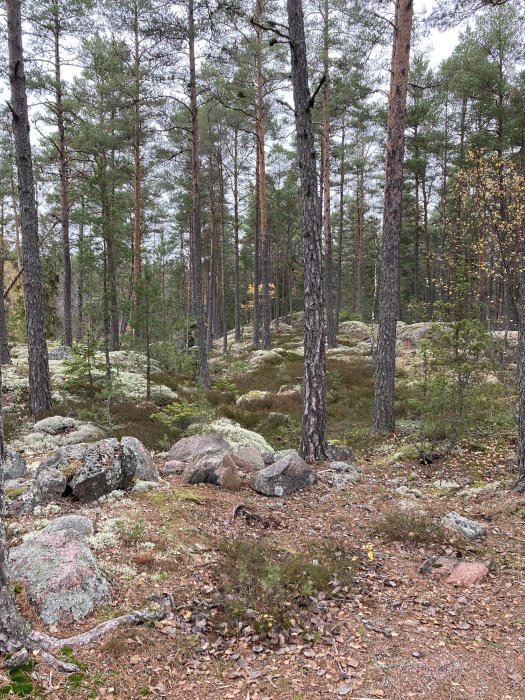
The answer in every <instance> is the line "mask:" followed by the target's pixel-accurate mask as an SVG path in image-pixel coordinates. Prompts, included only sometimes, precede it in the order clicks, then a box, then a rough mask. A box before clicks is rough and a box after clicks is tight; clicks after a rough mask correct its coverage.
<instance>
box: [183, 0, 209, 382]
mask: <svg viewBox="0 0 525 700" xmlns="http://www.w3.org/2000/svg"><path fill="white" fill-rule="evenodd" d="M193 2H194V0H188V44H189V68H190V111H191V197H192V223H193V225H192V234H193V241H192V249H191V250H192V257H193V259H192V286H193V310H194V313H195V325H196V331H197V339H196V340H197V346H198V348H199V377H200V380H201V384H202V385H203V387H204V388H205V389H208V388H209V386H210V374H209V369H208V354H207V352H206V333H205V325H204V304H203V301H202V242H201V199H200V182H199V173H200V163H199V126H198V121H197V118H198V109H197V75H196V69H195V21H194V5H193Z"/></svg>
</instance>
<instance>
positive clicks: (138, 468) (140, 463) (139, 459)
mask: <svg viewBox="0 0 525 700" xmlns="http://www.w3.org/2000/svg"><path fill="white" fill-rule="evenodd" d="M120 444H121V445H122V447H123V448H124V452H125V453H127V454H129V456H130V457H131V458H132V459H134V460H135V476H137V477H138V478H139V479H142V480H143V481H158V480H159V472H158V470H157V467H156V466H155V465H154V464H153V459H152V458H151V454H150V453H149V451H148V450H147V449H146V448H145V447H144V445H143V444H142V443H141V442H140V440H137V438H135V437H123V438H122V440H121V441H120Z"/></svg>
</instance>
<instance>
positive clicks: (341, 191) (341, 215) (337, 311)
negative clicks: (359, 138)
mask: <svg viewBox="0 0 525 700" xmlns="http://www.w3.org/2000/svg"><path fill="white" fill-rule="evenodd" d="M345 136H346V128H345V117H344V115H343V120H342V124H341V163H340V168H341V172H340V174H339V231H338V237H337V291H336V297H335V330H336V333H337V331H338V330H339V317H340V315H341V289H342V282H343V233H344V225H345Z"/></svg>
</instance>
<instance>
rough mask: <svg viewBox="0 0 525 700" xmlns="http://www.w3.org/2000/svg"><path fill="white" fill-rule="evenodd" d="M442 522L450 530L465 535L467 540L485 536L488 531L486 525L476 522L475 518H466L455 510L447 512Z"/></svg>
mask: <svg viewBox="0 0 525 700" xmlns="http://www.w3.org/2000/svg"><path fill="white" fill-rule="evenodd" d="M441 524H442V525H443V527H446V528H447V529H448V530H453V531H454V532H457V533H458V534H459V535H463V537H465V539H467V540H477V539H480V538H481V537H484V536H485V535H486V533H487V528H486V527H485V525H482V524H481V523H478V522H476V521H475V520H469V519H468V518H464V517H463V516H462V515H460V514H459V513H456V512H454V511H452V512H450V513H447V515H445V517H444V518H443V519H442V521H441Z"/></svg>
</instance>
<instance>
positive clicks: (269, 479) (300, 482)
mask: <svg viewBox="0 0 525 700" xmlns="http://www.w3.org/2000/svg"><path fill="white" fill-rule="evenodd" d="M314 483H315V474H314V473H313V471H312V470H311V469H310V467H309V466H308V465H307V464H306V462H305V461H304V460H303V459H301V457H299V455H298V454H297V453H296V454H289V455H287V456H286V457H283V458H282V459H280V460H279V461H278V462H275V464H272V465H271V466H269V467H266V468H265V469H261V470H260V471H258V472H257V473H256V474H254V475H253V476H252V477H251V479H250V486H251V487H252V489H253V490H254V491H257V493H261V494H262V495H263V496H288V495H289V494H291V493H295V492H296V491H299V490H300V489H302V488H305V487H306V486H311V485H312V484H314Z"/></svg>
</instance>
